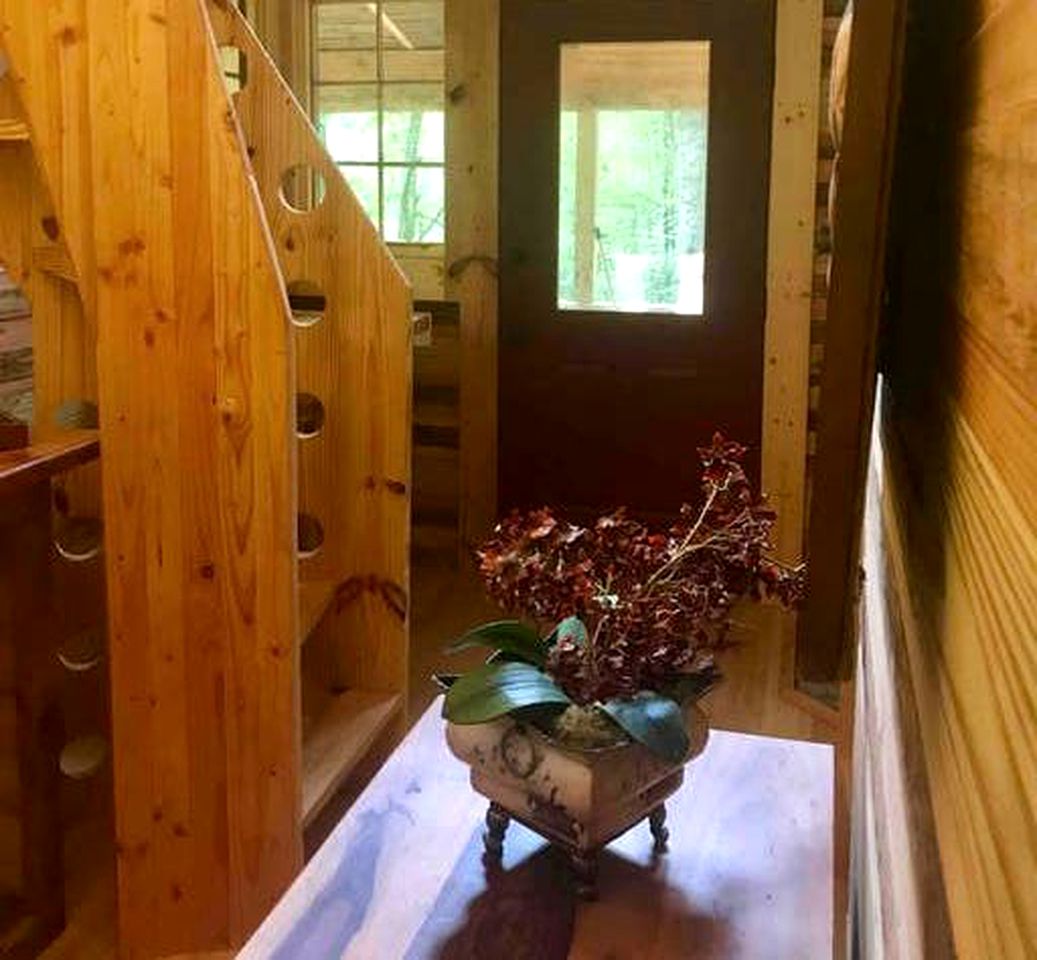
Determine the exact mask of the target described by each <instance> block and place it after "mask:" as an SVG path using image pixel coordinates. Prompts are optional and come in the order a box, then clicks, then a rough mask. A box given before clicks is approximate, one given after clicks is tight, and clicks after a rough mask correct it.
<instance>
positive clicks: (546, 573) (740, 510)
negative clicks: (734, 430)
mask: <svg viewBox="0 0 1037 960" xmlns="http://www.w3.org/2000/svg"><path fill="white" fill-rule="evenodd" d="M699 454H700V458H701V461H702V467H703V474H702V498H701V501H700V503H699V505H697V506H695V507H692V506H689V505H687V504H685V505H684V506H683V507H682V508H681V511H680V514H679V518H678V520H677V522H675V523H674V524H673V525H672V526H671V527H669V529H666V530H661V531H654V530H651V529H650V528H649V527H647V526H646V525H645V524H643V523H640V522H639V521H636V520H633V519H631V518H630V517H628V516H627V514H626V512H625V511H624V510H622V509H621V510H618V511H616V512H614V513H612V514H609V515H606V516H603V517H600V518H599V519H598V520H597V522H596V523H594V524H593V525H592V526H589V527H580V526H576V525H574V524H571V523H567V522H565V521H563V520H560V519H558V518H556V517H555V515H554V514H553V513H552V512H551V511H550V510H547V509H543V510H536V511H533V512H530V513H526V514H519V513H515V514H512V515H511V516H510V517H508V518H507V519H506V520H504V521H502V522H501V523H500V524H499V525H498V527H497V529H496V531H495V533H494V536H493V538H492V539H491V540H489V541H488V542H487V543H486V544H484V545H483V546H482V547H481V548H480V549H479V550H478V551H477V556H478V559H479V569H480V572H481V574H482V577H483V580H484V582H485V584H486V588H487V591H488V593H489V594H490V596H491V597H492V598H493V599H494V600H496V601H497V602H498V603H499V604H500V606H501V607H502V608H504V609H505V610H507V611H508V612H509V613H513V614H515V615H516V619H510V620H500V621H496V622H493V623H487V624H483V625H481V626H478V627H475V628H474V629H472V630H470V631H469V632H468V633H467V634H465V635H464V636H463V637H462V638H460V640H459V641H458V642H457V643H456V644H455V645H454V646H453V648H452V649H453V650H455V651H456V650H463V649H468V648H471V647H473V646H482V647H486V648H488V649H489V650H490V651H491V654H490V657H489V659H488V661H487V662H486V663H485V664H483V665H482V666H481V667H479V668H477V669H476V670H473V671H471V672H469V673H467V674H464V675H462V676H458V677H441V678H438V679H439V680H440V682H441V683H442V684H443V685H444V686H445V687H446V688H447V692H446V696H445V698H444V705H443V715H444V717H445V718H446V719H447V721H448V725H447V740H448V743H449V745H450V748H451V750H452V751H453V752H454V754H455V755H456V756H458V757H459V758H460V759H462V760H463V761H464V762H465V763H467V764H469V766H470V767H471V771H472V773H471V776H472V786H473V787H474V788H475V789H476V790H477V791H478V792H480V793H482V794H483V795H484V796H486V797H487V798H488V799H489V800H490V811H489V813H488V814H487V832H486V834H485V842H486V850H487V854H488V855H489V856H491V857H495V856H499V855H500V852H501V850H502V846H503V840H504V834H505V831H506V829H507V826H508V823H509V821H510V819H512V818H514V819H517V820H519V821H521V822H523V823H525V824H526V825H527V826H529V827H531V828H532V829H533V830H535V831H537V832H538V833H540V834H541V835H543V836H545V837H546V838H547V839H549V840H550V841H552V842H553V843H555V844H556V845H558V846H560V847H562V848H564V849H565V850H566V851H567V852H568V853H569V855H570V856H571V858H572V862H573V866H574V869H575V873H576V877H577V881H578V887H579V890H580V892H581V893H582V894H584V895H585V896H592V895H593V894H594V891H595V884H594V877H595V863H596V854H597V851H598V850H600V848H601V847H603V846H604V845H605V844H607V843H608V842H609V841H610V840H612V839H614V838H615V837H617V836H619V835H620V834H621V833H623V832H625V831H626V830H627V829H629V828H630V827H631V826H633V825H634V824H636V823H638V822H640V821H641V820H643V819H648V821H649V824H650V826H651V828H652V833H653V835H654V837H655V841H656V845H657V847H658V848H660V849H661V848H663V847H665V842H666V836H667V831H666V827H665V825H664V823H665V807H664V801H665V799H666V798H667V797H668V796H669V795H670V794H672V793H673V792H674V791H675V790H676V789H677V788H678V787H679V786H680V784H681V782H682V780H683V775H684V772H683V771H684V765H685V764H686V763H687V762H688V761H690V760H691V759H693V758H694V757H695V756H697V755H698V754H699V753H701V751H702V750H703V749H704V747H705V743H706V739H707V737H708V722H707V720H706V717H705V714H704V713H703V712H702V710H701V709H700V708H699V706H698V700H699V699H700V698H701V697H702V696H703V695H704V694H705V693H706V692H707V691H708V690H709V689H710V688H712V686H713V685H714V684H715V683H716V682H717V680H718V673H717V671H716V669H715V666H714V657H715V654H716V653H717V651H719V650H720V649H721V648H722V647H723V646H724V645H725V643H726V642H727V641H726V638H727V633H728V629H729V626H730V621H731V611H732V608H733V607H734V605H735V604H736V603H738V602H740V601H742V600H744V599H747V598H748V599H751V600H761V599H764V598H774V599H776V600H778V601H780V602H781V603H783V604H785V605H787V606H791V605H793V604H796V603H797V602H798V601H799V600H800V599H801V597H802V594H803V589H804V584H805V568H804V566H803V565H802V564H799V565H795V566H788V565H785V564H783V563H781V562H780V561H778V560H777V559H775V558H774V557H773V555H772V553H771V544H770V533H771V529H772V528H773V525H774V522H775V514H774V512H773V511H772V510H771V509H770V508H769V507H768V506H767V504H766V503H765V501H764V500H763V499H762V498H761V497H759V496H757V495H755V494H754V492H753V491H752V489H751V487H750V484H749V482H748V479H747V478H746V475H745V471H744V469H743V467H742V459H743V457H744V454H745V449H744V448H743V447H742V446H740V445H739V444H736V443H732V442H730V441H728V440H725V439H724V438H723V437H722V436H720V435H719V434H718V435H716V436H714V438H713V441H712V443H711V444H710V446H708V447H706V448H703V449H701V450H700V451H699Z"/></svg>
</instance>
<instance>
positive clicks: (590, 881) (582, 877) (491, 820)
mask: <svg viewBox="0 0 1037 960" xmlns="http://www.w3.org/2000/svg"><path fill="white" fill-rule="evenodd" d="M646 819H647V821H648V828H649V830H651V832H652V839H653V840H654V841H655V845H654V847H653V850H654V852H655V853H656V854H663V853H665V852H666V850H667V841H668V840H669V839H670V831H669V830H668V829H667V827H666V804H665V803H660V804H659V805H658V806H656V807H653V808H652V811H651V812H650V813H649V814H648V816H647V818H646ZM523 822H524V823H526V825H527V826H529V828H530V829H531V830H533V831H534V832H535V833H539V832H540V831H538V830H537V829H536V827H535V826H533V825H531V824H530V823H529V822H528V821H525V820H523ZM510 825H511V814H509V813H508V811H507V810H505V809H504V807H502V806H501V805H500V804H499V803H497V802H496V801H495V800H492V801H490V807H489V809H488V810H487V811H486V830H485V831H484V833H483V849H484V851H485V856H484V861H485V862H486V863H487V864H490V865H497V864H499V863H500V861H501V857H502V856H503V854H504V837H505V835H506V834H507V832H508V827H509V826H510ZM635 826H636V824H635ZM624 832H625V831H624ZM541 835H542V836H543V834H541ZM545 839H546V840H548V841H550V842H551V843H553V844H554V845H555V846H558V847H561V848H562V849H564V850H565V851H566V853H567V854H568V856H569V863H570V864H571V866H572V872H573V878H574V879H575V881H576V893H577V895H578V896H579V897H580V899H581V900H596V899H597V898H598V854H599V853H600V852H601V850H602V847H595V848H594V849H591V850H584V849H581V848H579V847H572V846H570V845H568V844H561V843H559V842H558V841H557V839H555V838H552V837H545ZM613 839H615V838H613ZM603 846H604V845H603Z"/></svg>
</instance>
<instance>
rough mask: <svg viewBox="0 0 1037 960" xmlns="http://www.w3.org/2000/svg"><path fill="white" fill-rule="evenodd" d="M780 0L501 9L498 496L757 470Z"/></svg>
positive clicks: (582, 497)
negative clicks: (719, 452) (729, 453)
mask: <svg viewBox="0 0 1037 960" xmlns="http://www.w3.org/2000/svg"><path fill="white" fill-rule="evenodd" d="M773 21H774V5H773V0H735V2H732V3H727V4H723V5H717V4H714V3H711V2H707V0H593V2H589V0H533V2H530V0H504V2H503V4H502V23H501V183H500V228H501V276H500V324H501V339H500V358H499V363H500V411H499V413H500V433H499V447H500V449H499V457H500V461H499V462H500V504H501V506H502V507H503V508H505V509H508V508H511V507H516V506H517V507H532V506H540V505H543V504H549V505H551V506H555V507H563V508H565V509H566V510H567V511H570V512H572V513H574V514H576V515H580V514H581V513H589V512H592V511H598V510H601V509H608V508H611V507H614V506H617V505H619V504H626V505H627V506H628V507H630V508H631V509H632V510H633V511H634V512H636V513H639V514H642V515H649V516H651V515H656V516H667V515H671V514H673V513H675V512H676V510H677V508H678V507H679V506H680V504H681V502H682V501H684V500H689V499H694V498H695V497H696V495H697V492H698V474H699V469H698V460H697V456H696V447H697V446H700V445H702V444H703V443H705V442H707V441H708V439H709V437H710V436H711V435H712V433H713V431H714V430H716V429H720V430H722V431H723V432H724V433H725V434H727V435H728V436H729V437H731V438H733V439H737V440H739V441H740V442H742V443H744V444H746V445H747V446H748V447H749V448H750V457H749V463H748V468H749V472H750V474H751V476H752V478H753V480H754V481H756V480H758V479H759V450H760V440H761V406H762V391H763V338H764V319H765V312H766V243H767V202H768V189H769V161H770V156H769V154H770V129H771V97H772V84H773V56H774V54H773Z"/></svg>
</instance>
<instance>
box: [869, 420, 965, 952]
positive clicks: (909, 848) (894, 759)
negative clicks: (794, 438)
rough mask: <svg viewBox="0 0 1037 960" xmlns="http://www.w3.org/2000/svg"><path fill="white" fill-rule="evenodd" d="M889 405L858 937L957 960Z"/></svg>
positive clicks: (875, 487)
mask: <svg viewBox="0 0 1037 960" xmlns="http://www.w3.org/2000/svg"><path fill="white" fill-rule="evenodd" d="M880 409H881V402H880V405H879V409H877V410H876V425H877V427H878V429H877V430H876V431H875V434H874V438H873V441H872V454H871V465H870V469H869V476H868V490H867V506H866V514H865V531H864V545H863V561H864V565H865V570H866V580H865V589H864V596H863V603H862V610H861V619H862V625H861V646H860V654H859V656H860V660H859V663H858V668H857V702H856V710H855V713H856V728H857V729H856V737H855V743H854V750H855V755H856V756H855V761H856V762H855V768H854V789H853V797H854V812H853V819H854V824H855V830H856V836H855V837H854V840H853V848H854V849H853V865H852V877H853V894H852V896H853V899H854V901H855V905H856V908H855V910H854V912H853V917H854V923H853V928H852V929H851V931H850V934H851V941H852V942H856V943H857V944H858V947H859V949H860V950H861V955H862V956H869V957H871V956H874V957H882V956H891V957H903V958H919V960H921V958H926V960H929V958H932V960H939V958H950V957H953V956H954V955H955V954H954V946H953V942H952V939H951V930H950V921H949V915H948V912H947V895H946V890H945V888H944V882H943V878H942V876H941V875H940V862H939V850H938V846H937V843H936V833H935V828H934V824H933V814H932V792H931V784H930V781H929V777H928V774H927V772H926V768H925V756H924V751H923V749H922V743H923V741H922V739H921V731H920V727H919V718H918V712H917V705H916V702H915V694H914V682H913V680H912V678H911V674H910V668H909V664H908V662H907V651H906V647H905V640H906V636H907V630H908V624H906V623H905V621H904V619H903V613H904V611H903V610H902V608H901V603H900V602H899V601H898V599H897V593H898V588H902V586H903V585H902V584H898V583H897V581H896V577H897V571H896V569H895V567H896V565H897V562H898V561H897V560H896V559H895V557H897V556H899V555H900V554H901V551H902V544H900V543H898V542H897V541H898V538H899V531H897V530H896V528H895V527H894V528H892V529H890V530H885V529H884V523H883V502H882V500H883V490H884V487H885V485H886V484H887V483H888V481H889V480H890V479H891V478H890V476H889V475H888V466H887V464H886V463H885V459H884V455H883V445H882V437H881V417H880V412H879V411H880Z"/></svg>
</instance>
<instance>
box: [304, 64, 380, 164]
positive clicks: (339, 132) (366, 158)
mask: <svg viewBox="0 0 1037 960" xmlns="http://www.w3.org/2000/svg"><path fill="white" fill-rule="evenodd" d="M317 126H318V127H319V129H320V133H321V136H322V137H323V138H324V142H325V143H326V144H327V147H328V152H329V153H330V154H331V156H332V159H334V160H335V161H336V163H377V162H378V88H377V87H376V86H375V85H374V84H370V85H363V86H337V87H320V88H318V90H317Z"/></svg>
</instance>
